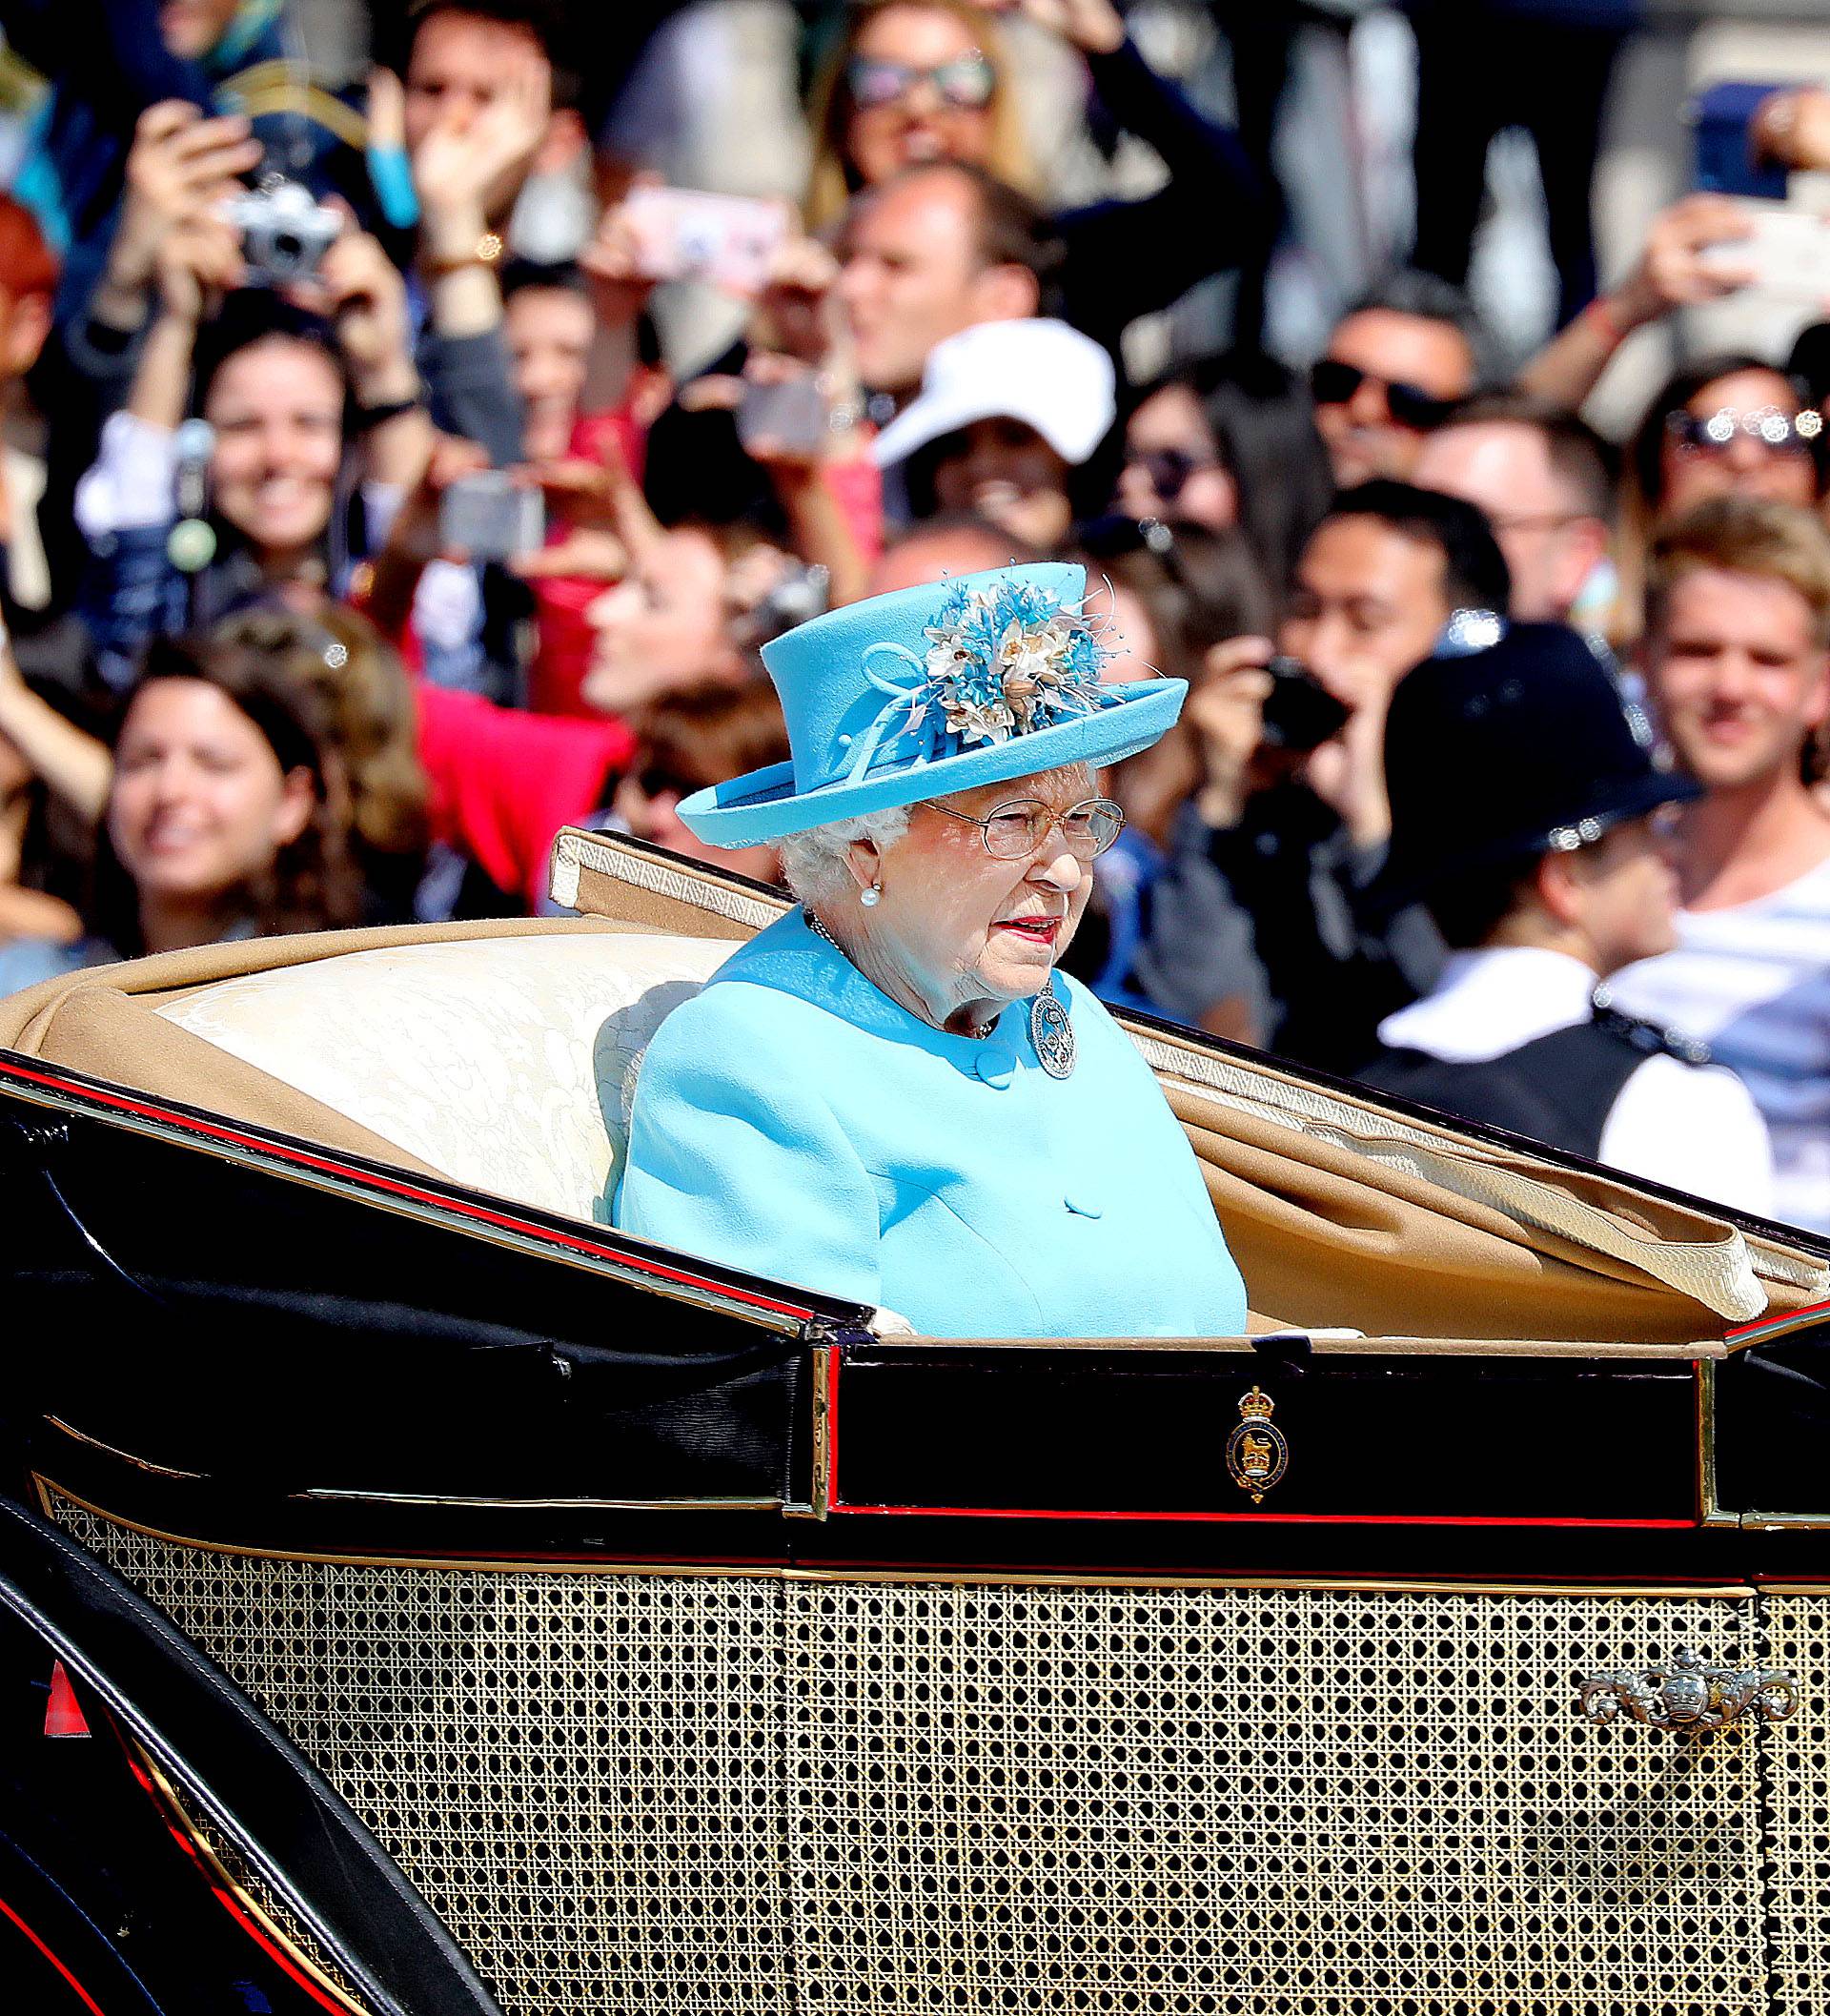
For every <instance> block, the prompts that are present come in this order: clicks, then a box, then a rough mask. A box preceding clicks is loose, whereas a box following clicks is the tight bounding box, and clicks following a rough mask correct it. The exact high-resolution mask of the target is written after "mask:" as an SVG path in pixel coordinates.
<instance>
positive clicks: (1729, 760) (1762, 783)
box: [1614, 497, 1830, 1232]
mask: <svg viewBox="0 0 1830 2016" xmlns="http://www.w3.org/2000/svg"><path fill="white" fill-rule="evenodd" d="M1826 646H1830V536H1827V535H1826V534H1825V532H1824V530H1823V527H1822V526H1821V525H1820V522H1819V521H1818V519H1816V518H1815V517H1813V516H1812V515H1811V514H1810V513H1808V512H1806V511H1803V510H1799V509H1798V508H1796V507H1794V506H1792V505H1788V504H1776V503H1769V502H1766V501H1764V500H1761V499H1753V498H1740V497H1722V498H1715V499H1711V500H1710V501H1709V502H1707V503H1705V504H1701V505H1699V506H1698V508H1697V509H1696V510H1695V511H1694V512H1691V513H1690V514H1688V515H1687V516H1686V517H1684V518H1682V519H1678V520H1677V522H1676V523H1675V524H1673V525H1671V526H1669V527H1667V528H1666V529H1665V530H1664V531H1663V532H1662V533H1661V534H1660V535H1659V536H1658V537H1657V539H1656V540H1654V542H1653V548H1652V554H1651V559H1650V564H1649V569H1648V575H1647V606H1646V635H1645V642H1644V646H1643V662H1644V671H1645V676H1646V682H1647V689H1648V693H1649V695H1650V697H1651V699H1652V701H1653V703H1654V704H1655V705H1656V707H1657V712H1658V716H1659V719H1660V722H1661V723H1662V725H1663V728H1664V732H1665V735H1666V736H1667V738H1668V739H1669V741H1670V743H1671V745H1672V748H1673V749H1674V750H1675V751H1676V753H1677V757H1678V758H1679V760H1680V761H1681V762H1682V763H1683V764H1684V765H1685V767H1686V768H1687V769H1688V770H1690V772H1691V773H1692V774H1693V775H1694V776H1695V777H1696V778H1697V779H1698V782H1699V783H1700V784H1702V786H1703V792H1704V795H1703V796H1702V797H1701V798H1700V799H1699V800H1698V802H1697V803H1696V804H1692V805H1690V806H1689V807H1687V809H1686V810H1685V812H1684V814H1683V817H1682V820H1681V821H1680V823H1679V825H1678V829H1677V868H1678V875H1679V878H1680V884H1681V900H1682V904H1683V907H1682V909H1681V910H1680V911H1679V913H1678V918H1677V929H1678V946H1677V949H1676V950H1674V951H1669V952H1666V953H1665V954H1664V955H1663V956H1662V957H1660V958H1657V959H1654V960H1651V961H1649V962H1648V963H1646V964H1645V965H1642V966H1637V967H1633V968H1631V969H1630V970H1629V971H1627V972H1624V973H1622V974H1621V975H1620V976H1619V977H1618V979H1617V980H1616V982H1615V984H1614V998H1615V999H1616V1002H1617V1003H1618V1004H1619V1005H1620V1006H1621V1007H1622V1008H1626V1009H1627V1010H1628V1011H1629V1012H1631V1013H1634V1014H1643V1015H1648V1016H1651V1017H1653V1018H1654V1019H1655V1020H1657V1021H1658V1022H1660V1023H1662V1024H1664V1025H1666V1026H1667V1027H1669V1028H1677V1029H1679V1030H1682V1031H1683V1032H1684V1033H1685V1034H1686V1035H1689V1036H1694V1037H1698V1038H1700V1039H1701V1040H1702V1041H1704V1042H1706V1043H1707V1044H1708V1045H1709V1047H1710V1049H1711V1051H1712V1053H1713V1054H1714V1055H1715V1056H1716V1057H1717V1058H1718V1060H1719V1061H1720V1062H1721V1063H1723V1064H1726V1065H1729V1066H1732V1067H1733V1069H1735V1070H1736V1071H1737V1072H1738V1074H1739V1076H1740V1077H1741V1078H1742V1079H1743V1080H1744V1081H1745V1082H1746V1084H1747V1086H1748V1088H1749V1089H1750V1090H1751V1091H1752V1092H1753V1094H1754V1097H1755V1099H1756V1100H1757V1101H1758V1102H1759V1108H1760V1110H1761V1111H1762V1113H1764V1114H1765V1116H1766V1121H1767V1126H1768V1128H1769V1130H1771V1133H1772V1137H1773V1156H1774V1165H1775V1190H1776V1202H1775V1210H1776V1212H1777V1214H1778V1215H1779V1217H1781V1218H1784V1219H1786V1220H1788V1221H1790V1222H1791V1223H1792V1224H1795V1225H1802V1226H1804V1227H1806V1228H1808V1229H1809V1230H1811V1231H1813V1232H1830V811H1826V810H1825V808H1824V805H1823V803H1822V801H1821V800H1820V796H1819V795H1818V792H1817V790H1815V789H1814V788H1813V786H1812V784H1811V783H1810V782H1809V781H1808V779H1809V778H1810V777H1811V776H1812V775H1813V774H1815V772H1816V770H1817V768H1818V763H1817V744H1818V737H1819V732H1820V729H1821V728H1822V727H1823V724H1824V722H1825V719H1826V716H1830V659H1827V658H1826Z"/></svg>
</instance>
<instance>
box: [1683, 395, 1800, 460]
mask: <svg viewBox="0 0 1830 2016" xmlns="http://www.w3.org/2000/svg"><path fill="white" fill-rule="evenodd" d="M1665 432H1666V433H1667V434H1668V435H1670V437H1671V438H1672V439H1673V440H1674V441H1676V442H1677V444H1678V446H1679V447H1680V448H1687V449H1689V450H1690V451H1691V452H1692V453H1693V454H1696V455H1720V454H1721V453H1722V452H1723V451H1724V450H1725V449H1727V448H1730V447H1732V446H1733V445H1734V443H1735V441H1736V440H1737V438H1739V437H1741V436H1743V435H1744V436H1745V437H1746V438H1748V439H1749V440H1751V441H1755V442H1758V443H1759V445H1760V446H1761V447H1763V448H1769V449H1771V450H1772V451H1773V453H1774V454H1775V455H1809V454H1811V453H1812V451H1813V449H1814V447H1815V445H1816V443H1817V441H1818V440H1819V438H1820V437H1821V435H1822V433H1823V415H1822V414H1820V412H1818V410H1817V409H1816V408H1815V407H1813V406H1807V407H1805V408H1804V410H1803V411H1802V412H1801V413H1785V412H1782V411H1781V410H1780V409H1779V407H1778V406H1757V407H1755V408H1754V409H1753V410H1752V411H1751V412H1748V413H1737V412H1736V411H1735V409H1734V408H1733V407H1732V406H1723V407H1721V408H1720V409H1719V410H1718V411H1717V412H1715V413H1710V414H1700V413H1690V412H1688V411H1683V410H1679V411H1678V412H1677V413H1671V414H1667V415H1666V416H1665Z"/></svg>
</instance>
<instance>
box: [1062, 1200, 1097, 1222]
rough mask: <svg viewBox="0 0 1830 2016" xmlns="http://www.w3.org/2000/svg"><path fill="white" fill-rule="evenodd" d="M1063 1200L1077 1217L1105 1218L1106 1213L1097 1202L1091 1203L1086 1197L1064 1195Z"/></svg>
mask: <svg viewBox="0 0 1830 2016" xmlns="http://www.w3.org/2000/svg"><path fill="white" fill-rule="evenodd" d="M1061 1201H1062V1202H1063V1203H1064V1204H1065V1205H1066V1206H1067V1207H1068V1210H1069V1211H1070V1212H1073V1214H1074V1216H1075V1217H1076V1218H1103V1217H1104V1216H1105V1215H1106V1213H1105V1212H1103V1211H1102V1210H1101V1209H1100V1208H1099V1206H1098V1205H1097V1204H1089V1203H1088V1201H1087V1200H1086V1199H1085V1198H1084V1197H1064V1198H1063V1199H1062V1200H1061Z"/></svg>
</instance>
